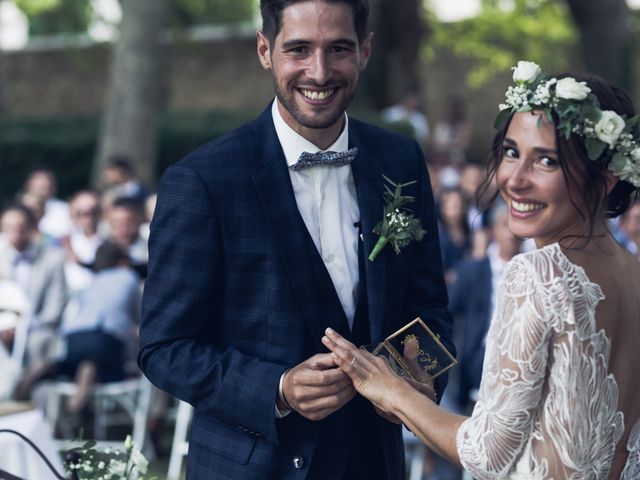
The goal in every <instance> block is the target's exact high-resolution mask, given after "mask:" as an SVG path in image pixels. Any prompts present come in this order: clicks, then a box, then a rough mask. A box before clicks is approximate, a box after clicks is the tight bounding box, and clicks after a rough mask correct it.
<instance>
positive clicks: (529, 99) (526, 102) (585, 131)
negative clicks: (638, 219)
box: [495, 61, 640, 188]
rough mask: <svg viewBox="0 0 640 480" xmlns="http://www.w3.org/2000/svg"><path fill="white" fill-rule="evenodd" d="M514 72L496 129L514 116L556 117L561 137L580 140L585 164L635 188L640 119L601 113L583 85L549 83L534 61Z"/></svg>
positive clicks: (639, 172)
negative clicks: (604, 168) (600, 166)
mask: <svg viewBox="0 0 640 480" xmlns="http://www.w3.org/2000/svg"><path fill="white" fill-rule="evenodd" d="M513 70H514V73H513V80H514V82H515V85H512V86H510V87H509V88H508V89H507V92H506V94H505V97H506V98H505V103H503V104H500V106H499V109H500V113H499V114H498V118H496V122H495V127H496V128H497V129H498V128H500V127H502V126H503V125H504V124H505V123H506V122H507V121H508V119H509V118H510V117H511V115H513V114H514V113H516V112H531V111H534V110H537V111H543V112H544V113H545V115H546V117H547V118H548V119H549V120H553V115H552V113H555V115H556V118H557V124H556V128H557V129H558V131H559V132H560V134H562V135H564V137H565V138H569V137H570V136H571V134H577V135H579V136H581V137H583V138H584V139H585V147H586V150H587V155H588V157H589V159H590V160H600V161H603V162H604V163H607V164H608V169H609V171H611V172H612V173H613V174H614V175H616V176H617V177H618V178H620V179H621V180H625V181H627V182H629V183H631V184H633V185H634V186H635V187H636V188H640V138H638V136H637V135H636V134H635V130H634V129H635V127H636V125H637V124H638V122H639V121H640V115H637V116H635V117H633V118H625V117H623V116H620V115H619V114H617V113H616V112H613V111H610V110H604V111H603V110H602V109H601V108H600V103H599V102H598V99H597V97H596V96H595V95H594V94H593V93H592V92H591V89H590V88H589V87H588V86H587V84H586V83H585V82H579V81H577V80H576V79H575V78H572V77H565V78H562V79H559V80H558V79H556V78H553V77H551V78H550V77H549V76H547V75H546V74H544V73H543V72H542V69H541V68H540V67H539V66H538V65H537V64H535V63H533V62H525V61H520V62H518V64H517V66H516V67H514V68H513Z"/></svg>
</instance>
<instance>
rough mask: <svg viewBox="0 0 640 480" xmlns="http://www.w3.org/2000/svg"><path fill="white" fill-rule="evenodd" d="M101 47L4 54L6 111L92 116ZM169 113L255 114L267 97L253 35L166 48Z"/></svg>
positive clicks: (103, 58)
mask: <svg viewBox="0 0 640 480" xmlns="http://www.w3.org/2000/svg"><path fill="white" fill-rule="evenodd" d="M110 54H111V51H110V48H109V47H108V46H107V45H95V46H91V47H84V48H81V47H76V48H67V49H39V50H25V51H20V52H10V53H6V76H7V80H8V82H7V110H8V113H9V114H10V115H13V116H16V117H24V116H31V117H39V116H57V115H62V116H76V115H94V114H97V113H98V112H99V111H100V109H101V108H102V105H103V101H104V96H105V90H106V86H107V81H108V72H109V65H110V59H111V57H110ZM166 68H167V79H166V85H165V91H166V95H165V101H166V104H167V105H166V106H167V107H168V108H169V109H170V110H207V109H245V110H256V111H257V110H259V109H261V108H262V107H263V106H264V105H265V103H266V102H267V101H268V100H269V99H270V98H271V96H272V87H271V81H270V77H269V75H268V74H267V73H266V72H264V71H263V70H262V67H261V66H260V63H259V62H258V58H257V56H256V42H255V37H253V36H251V37H247V36H244V37H239V38H238V37H237V38H231V39H225V40H211V41H199V42H189V43H187V42H180V41H178V42H175V43H172V44H171V45H170V46H169V47H167V55H166Z"/></svg>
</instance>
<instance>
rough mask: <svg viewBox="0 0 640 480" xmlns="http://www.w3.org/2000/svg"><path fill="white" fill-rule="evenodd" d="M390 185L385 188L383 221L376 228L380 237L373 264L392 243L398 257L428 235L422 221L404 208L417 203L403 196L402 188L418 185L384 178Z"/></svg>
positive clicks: (370, 256) (373, 256)
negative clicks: (402, 251)
mask: <svg viewBox="0 0 640 480" xmlns="http://www.w3.org/2000/svg"><path fill="white" fill-rule="evenodd" d="M382 177H383V178H384V180H385V181H386V182H387V184H388V185H385V186H384V189H385V191H384V192H382V195H383V197H384V199H385V202H386V205H385V207H384V211H383V213H384V214H383V217H382V220H381V221H380V222H379V223H378V224H377V225H376V226H375V228H374V229H373V233H375V234H377V235H378V236H379V238H378V241H377V242H376V244H375V246H374V247H373V250H372V251H371V254H370V255H369V260H370V261H371V262H373V261H374V260H375V258H376V257H377V256H378V254H379V253H380V252H381V251H382V249H383V248H384V247H385V246H386V245H387V243H390V244H391V246H392V247H393V250H394V251H395V252H396V255H398V254H400V249H402V248H404V247H406V246H407V245H409V244H410V243H411V242H413V241H420V240H422V237H423V236H424V234H425V233H426V232H425V231H424V229H423V228H422V225H421V224H420V220H418V219H417V218H415V217H414V216H413V213H411V211H410V210H409V209H408V208H403V207H404V205H406V204H408V203H413V202H415V199H414V198H413V197H411V196H409V195H402V188H403V187H407V186H409V185H412V184H414V183H416V181H415V180H414V181H413V182H408V183H395V182H394V181H392V180H391V179H390V178H389V177H386V176H385V175H383V176H382Z"/></svg>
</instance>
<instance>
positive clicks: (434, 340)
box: [365, 317, 458, 382]
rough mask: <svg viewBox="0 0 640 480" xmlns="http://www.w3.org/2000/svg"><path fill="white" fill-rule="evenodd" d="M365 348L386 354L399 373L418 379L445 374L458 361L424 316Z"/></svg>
mask: <svg viewBox="0 0 640 480" xmlns="http://www.w3.org/2000/svg"><path fill="white" fill-rule="evenodd" d="M365 348H366V349H367V350H369V351H370V352H371V353H373V354H374V355H382V356H384V357H386V358H387V360H388V361H389V362H388V363H389V364H390V366H391V368H392V369H393V370H394V371H395V372H396V373H397V374H398V375H400V376H404V377H409V378H412V379H413V380H416V381H418V382H425V381H427V380H428V379H429V377H431V378H435V377H437V376H439V375H442V374H443V373H444V372H446V371H447V370H449V369H450V368H452V367H453V366H455V365H456V364H457V363H458V362H457V360H456V359H455V357H454V356H453V355H451V353H450V352H449V350H447V348H446V347H445V346H444V345H443V344H442V342H441V341H440V338H439V336H438V335H436V334H434V333H433V332H432V331H431V329H429V327H427V325H426V324H425V323H424V321H423V320H422V319H421V318H420V317H418V318H416V319H415V320H413V321H411V322H409V323H408V324H407V325H405V326H404V327H402V328H401V329H400V330H398V331H397V332H395V333H393V334H391V335H389V336H388V337H387V338H386V339H385V340H384V341H383V342H381V343H379V344H378V345H377V346H374V347H371V346H367V347H365ZM425 373H426V374H428V375H424V374H425Z"/></svg>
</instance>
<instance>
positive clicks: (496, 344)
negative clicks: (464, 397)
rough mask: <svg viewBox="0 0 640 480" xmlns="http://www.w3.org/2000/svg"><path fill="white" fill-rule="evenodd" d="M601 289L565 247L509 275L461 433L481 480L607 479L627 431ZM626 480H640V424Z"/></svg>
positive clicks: (519, 262)
mask: <svg viewBox="0 0 640 480" xmlns="http://www.w3.org/2000/svg"><path fill="white" fill-rule="evenodd" d="M603 299H604V295H603V293H602V290H601V289H600V287H599V286H598V285H596V284H595V283H592V282H590V281H589V279H588V278H587V276H586V274H585V272H584V270H583V269H582V268H581V267H579V266H577V265H574V264H573V263H571V262H570V261H569V259H568V258H567V257H566V256H565V255H564V253H562V250H561V249H560V247H559V245H558V244H553V245H549V246H547V247H544V248H541V249H539V250H535V251H532V252H528V253H525V254H522V255H518V256H516V257H515V258H514V259H513V260H511V261H510V262H509V263H508V264H507V266H506V267H505V270H504V274H503V279H502V283H501V286H500V288H499V290H498V297H497V302H496V305H497V307H496V312H495V314H494V317H493V320H492V322H491V327H490V329H489V333H488V336H487V349H486V355H485V361H484V370H483V376H482V383H481V385H480V392H479V397H478V402H477V403H476V406H475V409H474V411H473V414H472V416H471V417H470V418H469V419H467V420H466V421H465V422H464V423H463V424H462V425H461V427H460V429H459V430H458V434H457V439H456V441H457V449H458V453H459V455H460V460H461V462H462V465H463V466H464V468H465V469H466V470H467V471H468V472H470V473H471V475H473V476H474V477H475V478H477V479H491V480H493V479H498V478H511V479H527V480H529V479H547V478H553V479H556V480H558V479H607V478H608V475H609V471H610V468H611V462H612V459H613V454H614V449H615V446H616V444H617V443H618V441H619V440H620V438H621V436H622V434H623V431H624V425H623V414H622V412H619V411H618V387H617V384H616V381H615V378H614V377H613V375H611V374H609V373H608V364H609V354H610V349H611V342H610V340H609V339H608V338H607V336H606V335H605V333H604V331H603V330H600V331H596V326H595V310H596V306H597V304H598V302H600V301H601V300H603ZM627 448H628V450H629V459H628V461H627V465H626V468H625V470H624V472H623V474H622V477H621V478H622V479H624V480H629V479H640V421H638V422H637V423H636V425H635V427H634V428H633V430H632V433H631V435H630V438H629V442H628V447H627Z"/></svg>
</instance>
